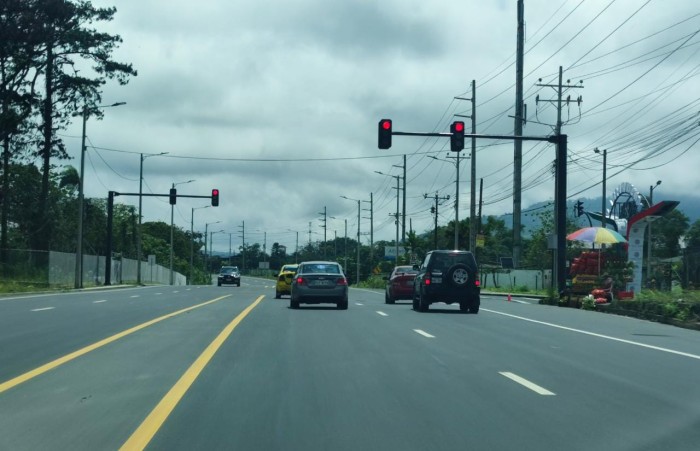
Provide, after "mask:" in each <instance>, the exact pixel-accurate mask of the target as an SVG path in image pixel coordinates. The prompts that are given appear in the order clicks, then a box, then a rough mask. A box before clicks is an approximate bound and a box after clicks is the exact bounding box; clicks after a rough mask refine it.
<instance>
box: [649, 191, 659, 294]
mask: <svg viewBox="0 0 700 451" xmlns="http://www.w3.org/2000/svg"><path fill="white" fill-rule="evenodd" d="M659 185H661V180H657V181H656V185H650V186H649V199H647V201H648V202H647V203H648V204H649V205H648V208H651V206H652V205H654V189H656V187H657V186H659ZM650 277H651V222H649V232H648V234H647V279H649V278H650ZM649 280H651V279H649Z"/></svg>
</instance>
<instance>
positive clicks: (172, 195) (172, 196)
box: [170, 188, 177, 205]
mask: <svg viewBox="0 0 700 451" xmlns="http://www.w3.org/2000/svg"><path fill="white" fill-rule="evenodd" d="M176 202H177V190H176V189H175V188H170V205H175V203H176Z"/></svg>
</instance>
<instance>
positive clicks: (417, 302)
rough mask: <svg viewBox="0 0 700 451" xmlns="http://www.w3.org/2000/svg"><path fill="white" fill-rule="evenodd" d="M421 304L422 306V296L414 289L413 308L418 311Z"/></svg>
mask: <svg viewBox="0 0 700 451" xmlns="http://www.w3.org/2000/svg"><path fill="white" fill-rule="evenodd" d="M419 306H420V297H419V296H418V293H416V290H413V310H415V311H416V312H417V311H418V307H419Z"/></svg>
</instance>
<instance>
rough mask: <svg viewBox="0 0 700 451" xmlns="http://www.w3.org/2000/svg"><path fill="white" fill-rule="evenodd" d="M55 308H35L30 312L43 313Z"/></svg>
mask: <svg viewBox="0 0 700 451" xmlns="http://www.w3.org/2000/svg"><path fill="white" fill-rule="evenodd" d="M55 308H56V307H44V308H35V309H32V312H43V311H44V310H53V309H55Z"/></svg>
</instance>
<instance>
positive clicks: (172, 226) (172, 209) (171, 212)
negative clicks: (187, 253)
mask: <svg viewBox="0 0 700 451" xmlns="http://www.w3.org/2000/svg"><path fill="white" fill-rule="evenodd" d="M192 182H194V180H188V181H186V182H177V183H173V189H175V187H176V186H177V185H184V184H186V183H192ZM174 216H175V205H170V285H173V283H174V282H175V281H174V280H173V251H174V249H173V230H174V229H175V225H174V222H175V221H174V219H175V217H174Z"/></svg>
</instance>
